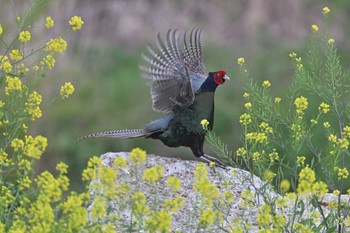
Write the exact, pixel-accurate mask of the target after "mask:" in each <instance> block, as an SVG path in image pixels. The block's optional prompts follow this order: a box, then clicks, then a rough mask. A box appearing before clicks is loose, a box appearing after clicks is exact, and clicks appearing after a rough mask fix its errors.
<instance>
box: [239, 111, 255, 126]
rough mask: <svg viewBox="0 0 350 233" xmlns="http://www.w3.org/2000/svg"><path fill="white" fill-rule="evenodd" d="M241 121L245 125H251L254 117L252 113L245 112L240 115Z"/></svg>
mask: <svg viewBox="0 0 350 233" xmlns="http://www.w3.org/2000/svg"><path fill="white" fill-rule="evenodd" d="M239 123H241V124H242V125H244V126H245V125H249V124H250V123H252V118H251V117H250V115H249V114H248V113H243V114H242V115H241V116H240V117H239Z"/></svg>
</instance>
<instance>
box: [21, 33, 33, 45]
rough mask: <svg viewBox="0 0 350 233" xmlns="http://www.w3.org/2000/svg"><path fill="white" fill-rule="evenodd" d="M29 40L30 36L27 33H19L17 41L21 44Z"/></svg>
mask: <svg viewBox="0 0 350 233" xmlns="http://www.w3.org/2000/svg"><path fill="white" fill-rule="evenodd" d="M30 38H31V35H30V32H29V31H21V32H20V33H19V36H18V39H19V40H20V41H21V42H23V43H26V42H28V41H30Z"/></svg>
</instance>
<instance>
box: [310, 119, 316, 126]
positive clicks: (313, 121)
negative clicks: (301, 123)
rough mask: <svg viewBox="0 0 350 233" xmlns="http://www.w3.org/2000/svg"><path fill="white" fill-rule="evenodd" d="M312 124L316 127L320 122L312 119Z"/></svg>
mask: <svg viewBox="0 0 350 233" xmlns="http://www.w3.org/2000/svg"><path fill="white" fill-rule="evenodd" d="M310 123H311V124H312V125H316V124H317V123H318V122H317V120H315V119H311V120H310Z"/></svg>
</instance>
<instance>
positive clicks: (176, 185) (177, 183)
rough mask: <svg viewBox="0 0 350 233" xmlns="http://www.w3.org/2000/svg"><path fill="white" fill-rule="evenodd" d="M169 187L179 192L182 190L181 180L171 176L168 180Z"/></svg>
mask: <svg viewBox="0 0 350 233" xmlns="http://www.w3.org/2000/svg"><path fill="white" fill-rule="evenodd" d="M167 186H169V187H172V188H173V189H174V191H178V190H179V189H180V188H181V180H180V179H179V178H177V177H176V176H170V177H169V178H168V180H167Z"/></svg>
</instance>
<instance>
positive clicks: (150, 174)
mask: <svg viewBox="0 0 350 233" xmlns="http://www.w3.org/2000/svg"><path fill="white" fill-rule="evenodd" d="M163 176H164V169H163V167H162V166H160V165H156V166H154V167H151V168H148V169H146V170H145V171H144V172H143V175H142V179H144V180H146V181H148V182H149V183H151V184H155V183H156V182H157V181H158V180H159V179H160V178H161V177H163Z"/></svg>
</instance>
